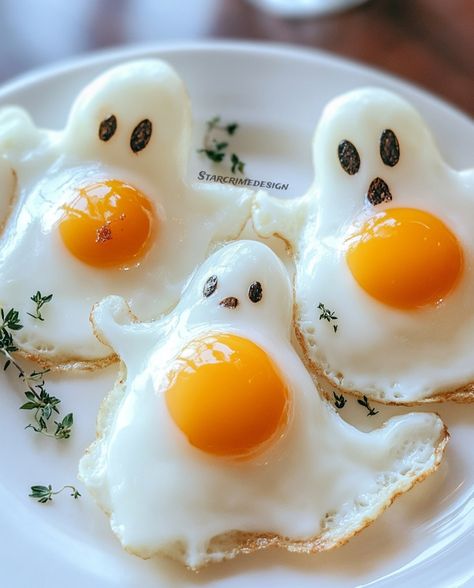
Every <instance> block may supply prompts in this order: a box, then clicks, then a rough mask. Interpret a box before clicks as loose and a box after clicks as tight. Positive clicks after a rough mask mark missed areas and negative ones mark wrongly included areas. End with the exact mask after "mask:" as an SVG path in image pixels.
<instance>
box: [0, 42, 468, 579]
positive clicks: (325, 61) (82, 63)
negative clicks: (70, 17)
mask: <svg viewBox="0 0 474 588" xmlns="http://www.w3.org/2000/svg"><path fill="white" fill-rule="evenodd" d="M194 51H200V52H202V53H205V52H216V51H221V52H227V53H239V54H255V53H258V54H259V55H261V56H262V57H265V56H267V57H270V58H271V57H276V58H278V57H283V58H286V59H288V58H291V59H295V60H298V61H300V62H301V61H302V60H306V61H307V62H308V63H309V64H311V63H317V64H322V65H325V66H328V67H331V68H332V67H336V68H338V69H339V70H341V69H347V70H351V72H354V71H355V72H356V73H361V74H369V75H372V76H376V77H377V79H379V80H380V82H381V83H390V84H396V85H397V86H398V88H400V90H402V91H403V90H405V89H406V90H408V91H409V92H410V93H411V94H412V95H415V96H416V97H419V98H420V99H421V100H426V101H429V102H431V103H432V104H433V107H434V108H437V109H442V110H443V111H445V112H447V113H449V114H450V115H451V116H453V115H454V116H455V117H456V118H457V119H458V121H459V124H463V125H467V126H468V127H469V129H472V130H473V131H474V123H473V121H472V120H471V118H470V117H469V115H467V114H466V113H464V112H463V111H462V110H460V109H458V108H457V107H455V106H453V105H451V104H450V103H449V102H447V101H445V100H443V99H441V98H439V97H437V96H436V95H433V94H431V93H430V92H429V91H426V90H424V89H423V88H420V87H418V86H417V85H416V84H413V83H411V82H408V81H406V80H404V79H403V78H398V77H397V76H394V75H392V74H388V73H386V72H384V71H383V70H378V69H377V68H373V67H371V66H366V65H364V64H362V63H360V62H357V61H352V60H350V59H346V58H344V57H339V56H337V55H334V54H332V53H329V52H325V51H321V50H314V49H307V48H301V47H298V46H296V47H295V46H293V45H289V44H282V43H268V42H253V41H228V40H224V41H202V42H201V41H192V42H179V41H176V42H170V43H168V42H166V43H145V44H138V45H130V46H126V47H118V48H117V47H116V48H112V49H104V50H99V51H94V52H90V53H87V54H83V55H80V56H77V57H74V58H68V59H65V60H61V61H59V62H56V63H54V64H51V65H47V66H44V67H40V68H36V69H34V70H31V71H29V72H25V73H24V74H21V75H20V76H17V77H15V78H13V79H12V80H11V81H9V82H7V83H5V84H1V85H0V101H3V100H4V98H5V97H6V96H8V95H9V94H11V93H13V92H16V91H21V90H23V89H24V88H25V87H26V86H28V85H31V84H35V83H38V82H41V83H44V82H47V81H48V79H51V78H56V77H60V76H62V75H64V74H71V75H72V76H74V75H75V74H77V73H81V72H82V71H83V70H86V69H88V68H90V67H93V66H94V65H97V64H100V65H102V66H103V67H104V68H105V67H108V66H109V65H110V64H111V62H116V61H117V60H119V59H133V58H134V57H140V56H144V55H145V54H150V53H157V54H160V55H159V56H160V57H161V56H163V57H164V58H166V53H175V54H176V53H187V52H194ZM399 571H400V570H396V572H395V573H397V572H399ZM391 575H392V574H389V575H387V576H381V577H380V578H377V579H376V580H375V581H374V582H373V583H372V582H370V583H369V584H363V585H360V586H369V585H372V584H373V585H374V586H375V585H378V584H377V582H380V581H382V580H384V579H387V580H390V576H391ZM470 579H472V578H468V580H467V581H469V580H470ZM458 585H459V586H461V585H465V584H464V583H463V584H458Z"/></svg>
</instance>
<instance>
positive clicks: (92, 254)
mask: <svg viewBox="0 0 474 588" xmlns="http://www.w3.org/2000/svg"><path fill="white" fill-rule="evenodd" d="M155 222H156V219H155V217H154V212H153V207H152V204H151V202H150V201H149V200H148V198H146V197H145V196H144V195H143V194H142V193H141V192H139V191H138V190H137V189H136V188H134V187H133V186H130V185H128V184H125V183H124V182H121V181H119V180H106V181H102V182H97V183H95V184H92V185H90V186H87V187H85V188H80V189H79V190H78V193H77V196H76V197H75V198H74V199H73V200H72V202H71V203H70V204H67V205H65V206H63V215H62V217H61V220H60V222H59V232H60V235H61V237H62V240H63V242H64V244H65V245H66V247H67V249H68V250H69V251H70V252H71V253H72V255H74V256H75V257H76V258H77V259H79V260H81V261H83V262H84V263H87V264H89V265H91V266H94V267H107V266H123V265H127V264H129V263H133V262H135V261H136V260H138V259H140V258H141V257H142V256H143V255H144V253H145V252H146V251H147V249H148V248H149V246H150V244H151V234H152V229H153V226H154V223H155Z"/></svg>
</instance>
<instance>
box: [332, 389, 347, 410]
mask: <svg viewBox="0 0 474 588" xmlns="http://www.w3.org/2000/svg"><path fill="white" fill-rule="evenodd" d="M333 395H334V404H335V406H336V408H344V407H345V406H346V403H347V400H346V398H345V397H344V396H343V395H342V394H336V392H333Z"/></svg>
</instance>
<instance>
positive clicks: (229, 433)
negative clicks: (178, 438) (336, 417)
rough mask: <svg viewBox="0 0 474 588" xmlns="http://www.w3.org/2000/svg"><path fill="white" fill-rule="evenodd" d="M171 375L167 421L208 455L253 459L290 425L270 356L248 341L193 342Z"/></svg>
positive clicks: (224, 337)
mask: <svg viewBox="0 0 474 588" xmlns="http://www.w3.org/2000/svg"><path fill="white" fill-rule="evenodd" d="M169 375H170V385H169V387H168V389H167V391H166V402H167V406H168V410H169V412H170V415H171V417H172V419H173V421H174V422H175V423H176V425H177V426H178V427H179V429H180V430H181V431H182V432H183V433H184V435H185V436H186V437H187V438H188V441H189V443H191V445H193V446H194V447H197V448H198V449H200V450H202V451H205V452H206V453H209V454H212V455H218V456H226V457H237V458H249V457H252V456H253V455H254V454H255V453H256V452H257V451H258V450H260V449H261V448H262V446H266V445H267V442H269V441H271V440H273V439H274V438H275V436H276V435H277V434H278V432H281V431H282V428H283V427H284V425H285V424H286V423H287V421H288V411H289V392H288V388H287V386H286V385H285V383H284V381H283V380H282V378H281V376H280V374H279V373H278V371H277V369H276V368H275V365H274V364H273V362H272V361H271V359H270V358H269V357H268V355H267V354H266V353H265V352H264V351H263V350H262V349H261V348H260V347H258V346H257V345H256V344H255V343H252V342H251V341H249V340H248V339H244V338H242V337H239V336H237V335H230V334H216V335H208V336H205V337H202V338H199V339H196V340H194V341H192V342H191V343H189V344H188V345H187V346H186V347H185V348H184V349H183V350H182V351H181V353H180V355H179V356H178V358H177V359H176V362H175V364H174V365H173V367H172V369H171V372H170V374H169Z"/></svg>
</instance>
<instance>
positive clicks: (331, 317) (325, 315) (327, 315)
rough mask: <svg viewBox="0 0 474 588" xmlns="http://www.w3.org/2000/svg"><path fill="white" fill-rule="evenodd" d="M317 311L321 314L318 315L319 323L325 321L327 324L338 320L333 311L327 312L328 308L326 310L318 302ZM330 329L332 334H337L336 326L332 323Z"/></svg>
mask: <svg viewBox="0 0 474 588" xmlns="http://www.w3.org/2000/svg"><path fill="white" fill-rule="evenodd" d="M318 310H320V311H321V314H320V315H319V320H320V321H321V320H324V321H327V322H328V323H332V322H333V321H337V320H338V319H337V316H336V313H335V312H334V311H333V310H329V308H326V307H325V306H324V304H323V303H322V302H320V303H319V304H318ZM332 328H333V329H334V332H335V333H337V328H338V324H337V323H334V324H333V325H332Z"/></svg>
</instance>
